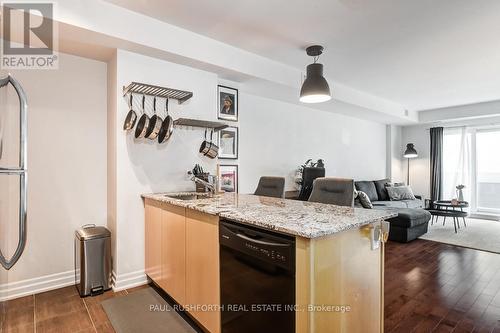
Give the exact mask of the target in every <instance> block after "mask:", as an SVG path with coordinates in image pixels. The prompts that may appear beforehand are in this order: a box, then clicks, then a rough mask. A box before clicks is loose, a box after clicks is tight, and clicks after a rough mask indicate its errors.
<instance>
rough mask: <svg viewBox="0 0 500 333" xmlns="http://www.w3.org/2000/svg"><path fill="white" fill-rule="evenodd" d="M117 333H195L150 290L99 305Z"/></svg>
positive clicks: (109, 300) (112, 299) (142, 290)
mask: <svg viewBox="0 0 500 333" xmlns="http://www.w3.org/2000/svg"><path fill="white" fill-rule="evenodd" d="M102 306H103V308H104V311H106V314H107V315H108V317H109V320H110V321H111V324H112V325H113V328H114V329H115V331H116V333H138V332H141V333H150V332H151V333H156V332H158V333H159V332H169V333H195V332H196V331H195V330H194V329H193V328H192V327H191V326H190V325H189V324H188V323H187V322H186V321H185V320H184V319H183V318H182V317H181V316H180V315H179V314H178V313H176V312H175V311H174V310H173V309H172V307H171V306H170V305H169V304H168V303H167V302H166V301H165V300H164V299H163V298H162V297H161V296H160V295H158V293H156V291H154V289H153V288H145V289H141V290H138V291H136V292H133V293H131V294H129V295H126V296H122V297H115V298H111V299H108V300H106V301H103V302H102Z"/></svg>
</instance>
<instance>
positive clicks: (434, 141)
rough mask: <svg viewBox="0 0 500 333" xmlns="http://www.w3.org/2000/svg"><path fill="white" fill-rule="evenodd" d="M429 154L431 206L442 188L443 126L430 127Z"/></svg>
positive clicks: (438, 198)
mask: <svg viewBox="0 0 500 333" xmlns="http://www.w3.org/2000/svg"><path fill="white" fill-rule="evenodd" d="M430 136H431V156H430V163H431V165H430V170H431V174H430V178H431V189H430V190H431V207H433V204H432V203H433V202H434V201H435V200H441V193H442V190H443V128H442V127H433V128H431V129H430Z"/></svg>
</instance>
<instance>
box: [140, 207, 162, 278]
mask: <svg viewBox="0 0 500 333" xmlns="http://www.w3.org/2000/svg"><path fill="white" fill-rule="evenodd" d="M144 227H145V230H144V235H145V266H146V274H147V275H148V276H149V278H150V279H151V280H153V281H154V282H156V283H157V284H159V283H160V280H161V207H160V204H159V203H157V202H155V201H153V200H148V199H146V205H145V225H144Z"/></svg>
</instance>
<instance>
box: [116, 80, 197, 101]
mask: <svg viewBox="0 0 500 333" xmlns="http://www.w3.org/2000/svg"><path fill="white" fill-rule="evenodd" d="M128 93H134V94H141V95H149V96H156V97H163V98H168V99H176V100H177V101H178V102H179V104H182V103H184V102H185V101H187V100H188V99H190V98H191V97H193V93H192V92H190V91H184V90H178V89H173V88H165V87H160V86H154V85H151V84H146V83H140V82H132V83H130V84H129V85H128V86H126V87H123V96H126V95H127V94H128Z"/></svg>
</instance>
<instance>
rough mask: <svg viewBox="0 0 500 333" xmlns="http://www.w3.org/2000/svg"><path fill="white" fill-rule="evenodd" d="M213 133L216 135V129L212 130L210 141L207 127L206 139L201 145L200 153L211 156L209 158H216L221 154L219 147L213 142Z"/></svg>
mask: <svg viewBox="0 0 500 333" xmlns="http://www.w3.org/2000/svg"><path fill="white" fill-rule="evenodd" d="M213 135H214V130H213V129H212V131H211V132H210V142H208V140H207V129H206V128H205V140H203V142H202V143H201V146H200V150H199V151H200V153H202V154H203V155H205V156H207V157H209V158H212V159H214V158H216V157H217V155H218V154H219V147H218V146H217V145H216V144H215V143H214V142H213Z"/></svg>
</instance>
